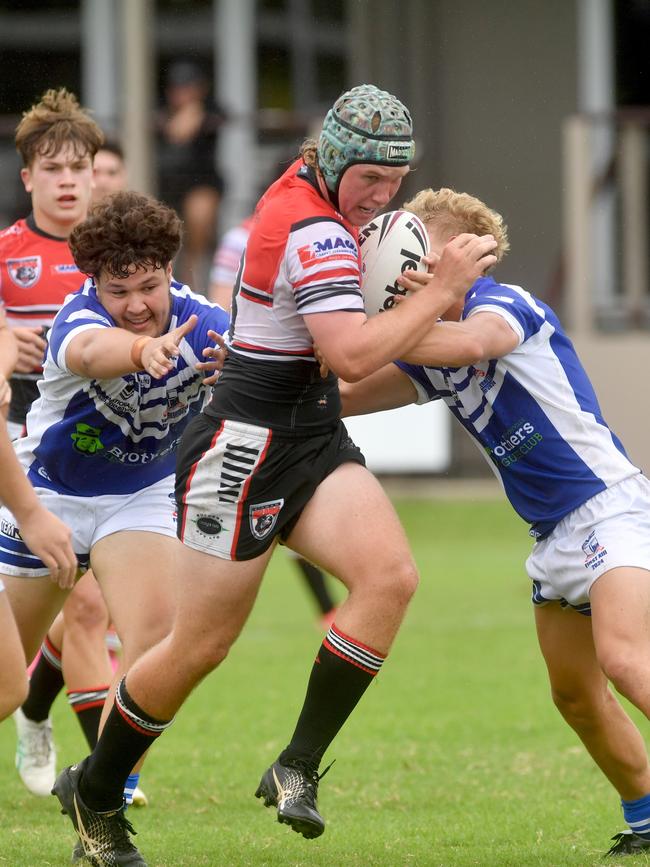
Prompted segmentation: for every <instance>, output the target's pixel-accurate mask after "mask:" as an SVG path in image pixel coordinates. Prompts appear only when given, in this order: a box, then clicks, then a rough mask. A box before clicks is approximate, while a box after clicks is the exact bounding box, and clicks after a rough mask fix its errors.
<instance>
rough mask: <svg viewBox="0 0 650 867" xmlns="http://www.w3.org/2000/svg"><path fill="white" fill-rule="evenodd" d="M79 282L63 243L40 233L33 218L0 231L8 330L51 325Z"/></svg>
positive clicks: (0, 289)
mask: <svg viewBox="0 0 650 867" xmlns="http://www.w3.org/2000/svg"><path fill="white" fill-rule="evenodd" d="M83 282H84V277H83V275H82V274H80V272H79V269H78V268H77V266H76V265H75V263H74V260H73V258H72V253H71V252H70V248H69V247H68V242H67V240H66V239H65V238H55V237H54V236H53V235H48V234H47V233H46V232H42V231H40V229H38V228H37V227H36V224H35V223H34V218H33V216H30V217H28V218H27V219H26V220H18V221H17V222H16V223H14V224H13V225H12V226H9V228H8V229H4V230H3V231H2V232H0V300H2V302H3V304H4V307H5V310H6V312H7V322H8V324H9V325H10V326H11V327H12V328H15V327H18V326H25V325H44V326H47V327H49V326H51V325H52V321H53V320H54V316H55V315H56V313H57V312H58V310H59V308H60V307H61V305H62V304H63V300H64V299H65V297H66V295H69V294H70V292H74V290H75V289H78V288H79V287H80V286H81V284H82V283H83Z"/></svg>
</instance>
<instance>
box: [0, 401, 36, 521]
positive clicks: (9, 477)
mask: <svg viewBox="0 0 650 867" xmlns="http://www.w3.org/2000/svg"><path fill="white" fill-rule="evenodd" d="M0 466H1V467H2V472H0V500H2V502H3V503H5V504H6V505H7V506H8V507H9V509H10V510H11V511H12V512H13V514H14V517H15V518H16V520H17V521H18V523H19V524H20V523H21V521H23V520H24V519H25V518H26V517H27V515H29V514H30V513H31V512H33V511H34V510H35V509H38V508H39V506H40V503H39V500H38V497H37V496H36V492H35V491H34V488H33V487H32V486H31V484H30V483H29V481H28V479H27V477H26V475H25V473H24V471H23V468H22V467H21V465H20V463H19V462H18V458H17V457H16V454H15V452H14V448H13V445H12V444H11V440H10V439H9V434H8V433H7V426H6V424H5V421H4V419H3V418H2V416H0Z"/></svg>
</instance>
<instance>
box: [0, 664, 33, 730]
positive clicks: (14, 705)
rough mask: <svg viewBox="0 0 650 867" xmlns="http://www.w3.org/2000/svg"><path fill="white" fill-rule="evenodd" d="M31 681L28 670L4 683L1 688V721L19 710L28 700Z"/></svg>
mask: <svg viewBox="0 0 650 867" xmlns="http://www.w3.org/2000/svg"><path fill="white" fill-rule="evenodd" d="M28 693H29V681H28V679H27V672H26V671H21V673H20V674H19V675H18V676H16V677H15V678H13V679H12V680H11V681H9V682H7V683H3V684H2V688H1V689H0V721H2V720H3V719H6V718H7V717H8V716H11V714H12V713H13V712H14V711H15V710H17V709H18V708H19V707H20V706H21V705H22V704H24V702H25V701H26V700H27V694H28Z"/></svg>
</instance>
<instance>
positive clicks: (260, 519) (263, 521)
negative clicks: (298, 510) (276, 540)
mask: <svg viewBox="0 0 650 867" xmlns="http://www.w3.org/2000/svg"><path fill="white" fill-rule="evenodd" d="M282 506H284V500H283V499H281V500H269V501H268V502H266V503H256V504H255V505H254V506H250V507H249V510H248V517H249V520H250V526H251V533H252V534H253V536H255V538H256V539H264V538H266V536H268V535H269V533H270V532H271V531H272V530H273V528H274V527H275V525H276V523H277V521H278V515H279V514H280V509H281V508H282Z"/></svg>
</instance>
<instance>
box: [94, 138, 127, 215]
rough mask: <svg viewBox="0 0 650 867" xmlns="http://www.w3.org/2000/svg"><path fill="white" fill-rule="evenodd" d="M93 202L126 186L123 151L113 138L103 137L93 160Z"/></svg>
mask: <svg viewBox="0 0 650 867" xmlns="http://www.w3.org/2000/svg"><path fill="white" fill-rule="evenodd" d="M93 182H94V189H93V203H95V202H101V200H102V199H103V198H104V196H110V195H111V194H112V193H119V191H120V190H125V189H126V187H127V174H126V164H125V162H124V151H123V150H122V146H121V145H120V144H119V143H118V142H117V141H115V139H105V140H104V144H103V145H102V146H101V147H100V149H99V150H98V151H97V153H96V154H95V161H94V162H93Z"/></svg>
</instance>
